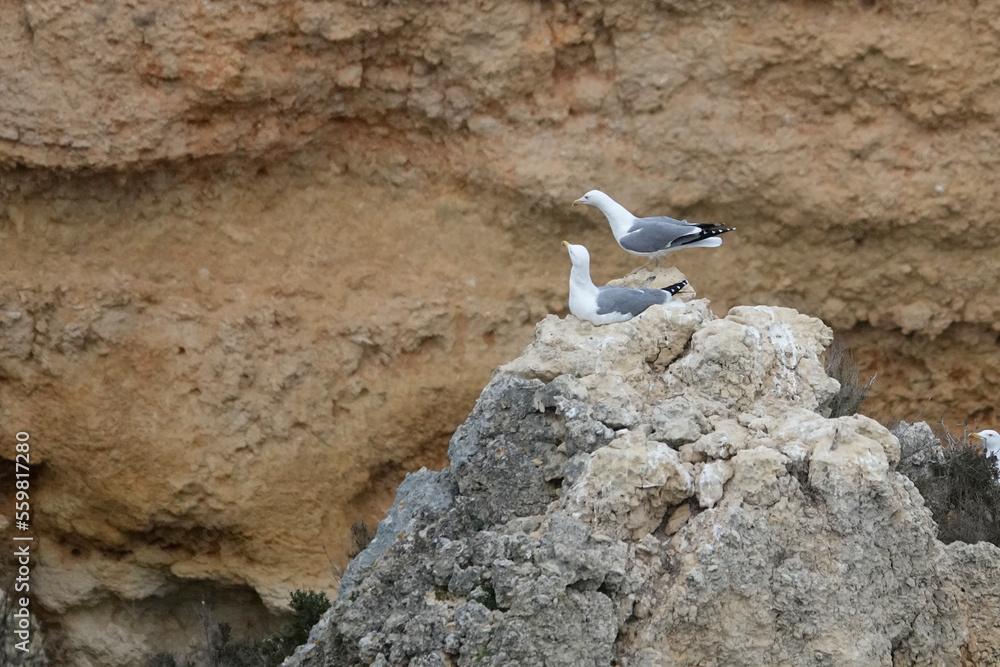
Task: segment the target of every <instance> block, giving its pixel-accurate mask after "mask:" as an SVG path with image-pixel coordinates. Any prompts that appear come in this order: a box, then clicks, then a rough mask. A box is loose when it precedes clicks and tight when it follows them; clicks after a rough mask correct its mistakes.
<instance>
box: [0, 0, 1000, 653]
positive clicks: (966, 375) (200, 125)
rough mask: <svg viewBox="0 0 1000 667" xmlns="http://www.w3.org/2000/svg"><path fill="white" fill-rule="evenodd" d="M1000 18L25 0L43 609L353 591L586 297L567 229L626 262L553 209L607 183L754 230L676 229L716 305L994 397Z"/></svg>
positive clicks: (13, 332) (263, 601)
mask: <svg viewBox="0 0 1000 667" xmlns="http://www.w3.org/2000/svg"><path fill="white" fill-rule="evenodd" d="M998 21H1000V9H997V8H996V7H994V6H992V5H990V4H988V3H979V4H977V5H971V4H970V5H958V4H955V3H946V2H933V1H927V0H923V1H920V2H914V3H909V4H905V5H904V4H901V3H883V2H874V3H869V2H862V3H816V2H792V3H764V4H760V3H758V5H752V6H751V5H746V6H739V7H734V6H732V5H730V4H727V3H693V2H657V3H652V4H650V3H640V2H619V3H615V4H614V7H603V6H601V5H600V4H598V3H590V2H579V3H561V2H556V3H542V4H538V3H530V2H506V3H490V2H483V3H477V4H469V3H460V2H454V1H451V0H449V1H447V2H440V3H423V2H415V1H414V2H383V3H372V2H259V3H252V2H251V3H243V4H228V3H205V2H174V3H164V2H133V3H128V4H120V3H119V4H116V3H105V4H100V5H94V4H92V3H73V2H61V3H51V2H49V3H39V2H33V3H25V4H21V5H19V6H17V7H16V8H12V10H11V11H9V12H4V13H3V16H0V60H2V62H4V63H7V64H9V66H8V67H3V68H0V98H2V100H3V103H2V104H0V165H2V167H0V168H2V169H3V172H2V174H0V245H2V247H3V250H4V253H3V262H0V409H2V411H3V412H2V413H0V430H2V433H0V434H5V435H4V437H6V436H9V435H10V434H12V433H14V432H16V431H18V430H28V431H29V432H31V433H32V437H33V438H36V439H37V440H38V441H39V442H42V443H44V444H43V446H42V447H40V448H39V449H38V450H37V457H38V461H39V463H40V464H41V466H42V467H41V468H39V471H38V475H37V485H36V488H37V491H38V494H39V495H38V501H39V503H40V504H39V511H38V514H37V517H36V519H37V521H36V524H35V527H36V528H37V530H38V531H39V535H40V539H41V540H42V544H43V545H44V546H45V548H44V549H43V550H42V551H41V553H42V554H43V556H42V558H43V562H42V567H43V570H42V571H43V572H44V573H45V576H44V577H41V578H40V579H39V586H40V588H39V599H38V601H39V603H40V606H41V607H42V608H43V609H45V610H47V612H48V616H49V619H48V620H50V621H53V620H55V619H56V617H58V619H59V621H60V624H59V626H58V628H56V627H54V626H53V627H52V629H53V632H51V633H47V636H48V637H56V638H59V637H61V639H58V641H59V642H61V643H62V645H64V646H65V647H67V648H66V652H67V655H72V656H76V655H79V656H90V657H89V658H87V659H90V660H92V661H94V662H97V663H100V664H123V665H124V664H134V661H135V659H136V656H141V655H142V654H144V652H148V651H153V650H157V649H158V648H160V647H159V645H158V643H157V642H158V641H161V640H162V641H164V642H165V643H166V645H167V646H173V647H185V646H186V644H187V643H188V642H191V643H192V645H193V644H195V643H196V642H194V640H190V637H192V636H194V630H195V629H197V628H199V627H200V623H201V621H200V620H199V618H198V616H197V613H195V612H194V611H192V610H193V609H194V608H195V607H196V606H197V605H193V603H192V601H193V600H194V601H199V605H200V600H202V599H208V598H212V597H213V595H214V594H213V591H218V592H219V596H218V597H219V600H220V602H219V603H218V609H217V613H218V614H219V615H220V617H221V620H227V621H230V622H231V623H232V624H233V625H234V627H236V628H237V630H245V631H247V632H255V631H257V630H259V629H260V628H262V627H266V626H268V625H269V624H270V623H272V622H274V613H275V610H276V609H277V608H278V607H279V606H280V605H282V604H284V602H286V601H287V599H288V598H287V593H288V591H289V590H292V589H294V588H300V587H311V588H330V587H332V586H333V585H334V578H333V577H332V576H331V574H330V568H329V561H328V559H327V554H329V555H330V557H331V558H332V559H333V560H334V562H335V564H337V565H343V563H344V560H345V558H344V555H343V551H344V549H345V546H346V544H347V541H348V540H347V534H348V527H349V526H350V524H351V523H352V522H353V521H355V520H359V519H368V520H373V519H374V518H376V517H378V516H381V514H382V512H383V510H384V508H385V507H386V506H387V505H388V504H389V502H390V500H391V497H392V494H393V490H394V489H395V487H396V486H397V484H398V483H399V481H400V480H401V479H402V477H403V474H404V473H405V471H406V470H413V469H416V468H419V467H420V466H421V465H427V466H430V467H440V466H441V465H443V464H444V452H445V447H446V442H447V439H448V437H449V436H450V434H451V433H452V431H453V430H454V428H455V426H456V425H457V424H459V423H460V422H461V420H462V419H463V418H464V416H465V415H466V414H467V413H468V410H469V408H470V407H471V405H472V404H473V402H474V400H475V397H476V396H477V395H478V393H479V391H480V390H481V388H482V387H483V385H484V384H485V383H486V381H487V379H488V377H489V373H490V372H491V371H492V369H493V368H495V366H496V365H497V364H499V363H502V362H503V361H505V360H507V359H511V358H513V357H514V356H515V355H516V354H517V353H518V351H519V350H520V349H521V348H522V347H523V346H524V345H525V344H526V343H527V342H528V340H529V339H530V337H531V327H532V326H533V325H534V323H535V322H537V321H538V320H539V319H541V318H542V317H543V316H544V315H546V314H547V313H553V312H556V313H559V312H565V310H564V309H565V284H566V271H567V270H568V263H567V262H566V260H565V257H564V255H563V253H562V249H561V247H560V246H559V243H558V242H559V241H560V240H562V239H563V238H567V239H569V240H573V241H575V242H582V243H585V244H586V245H587V246H588V247H589V248H590V249H591V250H592V251H593V253H594V257H595V277H596V278H597V279H598V280H602V279H603V280H606V279H607V278H608V277H611V276H619V275H623V274H624V273H626V272H627V271H628V270H630V269H631V268H634V266H635V264H636V262H634V261H633V258H631V257H629V256H626V255H625V254H624V253H622V252H621V251H620V250H618V249H617V247H616V246H615V245H614V242H613V240H612V239H611V237H610V235H609V234H608V233H607V232H608V230H607V227H606V224H605V223H604V221H603V220H602V219H601V218H600V216H599V214H597V213H596V212H594V211H589V210H588V211H584V212H580V211H574V210H571V209H569V207H568V204H569V202H571V201H572V200H573V199H575V198H576V197H578V196H579V195H580V194H582V193H583V192H584V191H585V190H586V189H589V188H591V187H600V188H602V189H604V190H606V191H607V192H609V193H611V194H612V195H613V196H615V197H616V198H617V199H619V200H620V201H622V202H623V203H624V204H626V205H627V206H628V207H629V208H630V209H632V210H633V211H635V212H637V213H639V214H654V213H670V214H672V215H675V216H678V217H681V216H686V217H688V218H689V219H692V220H698V221H701V220H705V221H710V220H711V221H716V220H718V221H725V222H727V223H730V224H732V225H734V226H736V227H737V228H738V231H737V232H735V233H733V234H729V235H727V240H726V244H725V245H724V246H723V247H722V248H719V249H716V250H711V251H699V250H694V251H689V252H688V253H680V254H678V255H677V256H676V258H672V259H674V261H676V263H677V265H678V266H679V267H680V268H681V269H683V270H684V272H685V274H686V275H688V276H689V277H690V278H691V279H692V281H693V282H694V283H695V284H697V285H698V286H699V288H700V289H701V290H702V291H703V293H704V294H706V295H709V296H711V297H712V299H713V301H714V304H715V308H716V309H717V311H718V312H719V313H723V312H725V311H726V310H727V309H728V308H729V307H730V306H732V305H733V304H737V303H770V304H775V305H782V306H790V307H795V308H798V309H799V310H801V311H802V312H807V313H809V314H810V315H815V316H819V317H822V318H824V319H825V320H826V321H828V322H829V323H830V324H831V326H833V328H834V329H835V330H836V331H837V332H838V334H840V335H843V336H844V337H845V338H846V339H847V340H848V342H849V343H852V344H853V345H854V347H855V350H856V356H857V358H858V361H859V362H860V363H861V365H862V367H863V370H864V371H866V372H874V371H876V370H877V371H878V372H879V380H878V382H877V383H876V385H875V388H874V395H873V397H872V400H871V402H870V404H869V406H870V407H871V409H872V410H873V411H875V412H884V413H886V414H887V415H889V416H897V417H909V418H912V417H914V416H916V415H917V414H918V413H920V412H921V410H923V414H924V415H925V416H926V417H928V418H932V421H936V418H937V416H938V415H941V414H943V415H944V416H946V417H947V419H948V421H949V422H950V423H954V422H959V421H963V420H965V419H972V420H978V422H979V423H981V424H983V425H985V424H989V423H991V422H995V421H996V420H997V417H998V416H1000V415H998V414H997V407H996V403H995V396H997V395H998V394H1000V386H998V384H997V378H998V377H1000V361H998V360H1000V354H998V343H997V326H998V325H997V322H998V321H1000V297H998V296H997V295H998V294H1000V284H998V280H1000V279H998V275H1000V271H998V267H997V264H996V259H995V256H996V251H997V246H998V234H1000V231H998V230H1000V219H998V214H997V211H998V210H1000V206H998V205H997V204H998V201H997V196H998V195H997V192H998V191H1000V189H998V187H997V176H996V174H997V173H1000V170H998V168H997V167H998V166H1000V165H998V157H997V156H998V155H1000V135H998V133H997V131H996V118H997V112H998V106H1000V99H998V97H997V95H996V90H997V78H998V77H1000V74H998V69H997V68H996V67H995V64H996V62H997V58H998V48H1000V47H998V43H1000V42H998V40H997V39H995V37H996V32H997V28H996V26H997V25H998ZM709 258H711V261H709ZM928 399H930V403H927V401H928ZM925 406H926V407H925ZM7 440H8V441H9V437H8V438H7ZM3 455H4V456H6V454H3ZM8 506H9V504H8ZM0 523H3V522H2V521H0ZM233 591H238V594H237V593H232V592H233ZM231 594H233V595H238V598H234V599H238V603H235V604H229V603H223V602H222V601H221V600H222V599H224V598H226V597H228V596H230V595H231ZM140 607H141V608H142V613H140V614H136V613H133V610H134V609H136V608H140ZM95 610H97V611H95ZM105 622H111V623H113V624H117V625H120V626H121V627H123V628H125V630H124V631H123V633H122V636H120V637H118V638H114V639H111V640H109V641H104V640H103V639H101V638H100V637H99V636H98V635H96V634H95V633H93V632H90V628H91V627H92V625H93V624H94V623H98V624H101V623H105ZM166 627H169V628H171V629H169V630H165V631H160V629H161V628H166ZM154 630H156V632H154Z"/></svg>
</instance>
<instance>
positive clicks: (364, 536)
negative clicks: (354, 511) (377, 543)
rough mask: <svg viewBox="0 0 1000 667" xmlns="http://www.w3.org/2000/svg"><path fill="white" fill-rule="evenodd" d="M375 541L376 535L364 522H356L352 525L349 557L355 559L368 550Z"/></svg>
mask: <svg viewBox="0 0 1000 667" xmlns="http://www.w3.org/2000/svg"><path fill="white" fill-rule="evenodd" d="M373 539H375V533H374V532H372V529H371V528H369V527H368V524H367V523H365V522H364V521H355V522H354V523H352V524H351V547H350V548H349V549H348V550H347V557H348V558H354V557H356V556H357V555H358V554H359V553H361V552H362V551H364V550H365V549H367V548H368V545H369V544H371V541H372V540H373Z"/></svg>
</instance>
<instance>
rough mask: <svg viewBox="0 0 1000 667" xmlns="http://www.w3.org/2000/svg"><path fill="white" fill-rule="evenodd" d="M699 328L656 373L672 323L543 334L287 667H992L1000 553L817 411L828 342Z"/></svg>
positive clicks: (750, 328) (748, 322)
mask: <svg viewBox="0 0 1000 667" xmlns="http://www.w3.org/2000/svg"><path fill="white" fill-rule="evenodd" d="M687 307H688V308H695V309H697V308H698V307H699V306H698V304H697V302H695V303H694V304H689V305H688V306H687ZM697 312H698V311H696V313H697ZM681 314H682V315H683V313H681ZM685 321H688V322H697V324H696V326H695V327H694V329H693V331H691V332H690V333H689V334H688V335H689V336H690V339H691V340H690V342H689V343H685V344H684V345H683V349H685V350H686V351H685V352H683V353H682V354H680V356H679V357H678V358H676V359H675V360H674V361H673V362H672V363H670V364H669V365H668V366H667V367H666V368H665V369H659V368H657V366H656V364H655V363H654V360H655V359H656V357H657V355H656V354H654V353H653V352H654V350H655V349H656V346H657V343H656V341H657V340H660V339H662V338H663V337H664V335H666V336H676V335H677V332H678V328H677V327H676V326H674V324H675V323H676V322H675V321H674V320H672V319H670V318H664V317H660V316H652V317H640V318H636V319H634V320H632V321H630V322H627V323H622V324H615V325H607V326H605V327H601V328H600V329H599V330H598V331H597V332H595V331H593V330H592V329H593V328H592V327H590V326H589V325H587V327H581V326H580V324H579V323H578V322H577V321H575V320H574V319H573V318H567V319H565V320H559V319H557V318H549V319H548V320H547V321H546V322H544V323H543V324H542V325H541V326H539V328H538V339H537V340H536V341H535V343H533V344H532V345H530V346H529V347H528V349H527V350H526V351H525V354H524V356H523V357H522V358H521V359H518V360H515V361H513V362H511V363H509V364H507V365H506V366H505V367H504V369H505V370H501V371H500V372H498V373H496V374H494V377H493V379H492V381H491V382H490V384H489V385H488V386H487V387H486V389H485V390H484V391H483V394H482V396H481V397H480V400H479V402H478V403H477V405H476V408H475V410H473V412H472V414H471V415H470V417H469V419H468V420H467V421H466V423H465V424H464V425H463V426H462V427H461V428H460V429H459V430H458V431H456V433H455V436H454V437H453V439H452V444H451V449H450V452H451V460H452V467H451V468H448V469H445V470H444V471H442V472H440V473H429V472H422V473H420V474H419V475H417V476H413V477H411V478H408V480H407V483H406V484H404V485H403V486H402V487H401V488H400V491H399V495H398V498H397V502H396V504H394V506H393V509H392V510H390V512H389V516H388V517H387V518H386V520H385V521H383V523H382V524H381V525H380V527H379V536H378V537H377V538H376V541H375V542H373V544H372V546H371V547H369V551H370V553H367V554H363V555H362V556H361V557H359V558H358V559H357V560H356V561H355V562H354V563H352V565H351V567H350V568H349V570H348V573H347V574H346V575H345V578H344V585H343V586H342V587H341V590H340V592H339V594H338V597H337V601H336V603H335V604H334V607H333V608H332V609H331V611H330V612H329V615H328V618H326V619H324V621H323V623H322V624H321V626H319V627H321V629H320V630H318V631H317V632H316V633H315V634H314V639H315V641H316V643H315V645H314V647H313V648H310V649H302V650H301V651H300V654H299V655H297V657H295V658H292V659H291V660H289V661H287V662H286V665H289V666H292V665H315V666H319V665H322V666H323V667H341V666H347V665H356V664H380V665H382V664H384V665H393V664H411V665H414V664H418V665H446V664H457V665H460V666H464V665H470V666H471V665H496V666H498V667H499V666H500V665H511V664H518V665H527V664H546V665H566V666H567V667H569V666H570V665H595V666H596V665H607V664H609V662H611V663H615V664H621V665H641V666H649V667H653V666H654V665H678V666H682V665H713V666H714V665H717V666H719V667H722V666H731V665H747V666H750V665H762V664H782V665H803V666H805V665H810V666H811V665H822V664H836V665H871V664H883V665H891V664H896V665H898V664H928V665H930V664H934V665H959V664H965V663H963V660H965V659H966V658H965V657H963V656H973V664H982V665H986V664H992V661H993V660H995V658H996V656H997V655H998V651H1000V640H998V639H996V633H995V632H994V631H993V629H994V626H995V623H996V619H997V618H998V617H1000V549H996V548H995V547H992V546H991V545H982V544H981V545H974V546H968V545H962V544H958V543H956V544H953V545H951V546H949V547H945V546H944V545H942V544H941V543H940V542H938V541H937V540H936V539H935V526H934V524H933V522H932V521H931V518H930V515H929V513H928V512H927V510H926V509H924V507H923V503H922V500H921V498H920V496H919V494H918V493H916V492H915V490H914V487H913V484H912V483H911V482H910V481H909V480H908V479H907V478H905V477H903V476H902V475H900V474H899V473H898V472H896V467H897V465H899V464H900V456H901V454H900V444H899V442H898V441H897V439H896V437H895V436H893V435H892V434H891V433H889V431H887V430H886V429H885V428H883V427H882V426H881V425H879V424H878V423H876V422H874V421H872V420H871V419H868V418H867V417H862V416H851V417H841V418H838V419H828V418H825V417H823V416H822V415H821V414H819V413H818V412H817V411H816V410H817V409H818V407H819V405H820V404H821V403H822V402H823V400H824V397H825V396H826V395H827V394H828V393H829V392H830V391H832V390H834V389H835V383H833V382H831V381H828V379H825V378H824V377H821V375H820V371H821V369H822V366H821V365H820V364H819V358H820V354H821V353H822V351H823V346H824V345H825V344H826V343H828V342H829V340H830V338H829V335H828V334H829V331H828V330H827V329H826V328H825V327H824V326H823V325H822V323H820V322H818V321H817V320H814V319H812V318H807V317H804V316H801V315H798V314H797V313H795V312H793V311H787V310H776V309H769V308H739V309H733V311H731V312H730V314H729V315H728V316H727V317H726V318H723V319H722V320H714V319H711V318H705V317H697V316H695V317H691V318H690V319H686V320H685ZM597 335H600V336H601V337H602V340H603V341H607V342H606V343H604V344H602V343H595V340H594V337H595V336H597ZM564 357H565V358H564ZM624 422H628V424H627V426H624V425H623V423H624ZM572 424H577V425H578V426H577V427H574V428H571V425H572ZM611 431H614V434H613V435H614V437H613V438H610V437H609V432H611ZM660 438H663V439H662V440H661V439H660ZM678 448H679V449H678ZM906 456H911V454H910V453H909V450H907V453H906ZM421 487H426V489H427V492H426V493H417V490H418V489H419V488H421ZM401 527H403V528H401ZM973 606H974V607H975V611H974V612H973V611H972V609H973Z"/></svg>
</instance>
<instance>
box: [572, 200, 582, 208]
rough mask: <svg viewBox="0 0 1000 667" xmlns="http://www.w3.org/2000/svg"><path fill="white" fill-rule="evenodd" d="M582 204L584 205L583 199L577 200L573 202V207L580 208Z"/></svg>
mask: <svg viewBox="0 0 1000 667" xmlns="http://www.w3.org/2000/svg"><path fill="white" fill-rule="evenodd" d="M582 203H584V202H583V200H582V199H577V200H576V201H575V202H573V206H579V205H580V204H582Z"/></svg>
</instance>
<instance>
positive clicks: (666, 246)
mask: <svg viewBox="0 0 1000 667" xmlns="http://www.w3.org/2000/svg"><path fill="white" fill-rule="evenodd" d="M578 204H587V205H588V206H596V207H597V208H599V209H600V210H601V213H603V214H604V215H605V217H606V218H607V219H608V222H609V223H611V233H612V234H614V235H615V240H616V241H618V245H620V246H621V247H622V250H624V251H625V252H630V253H632V254H633V255H641V256H643V257H648V258H649V259H650V260H654V259H659V258H660V257H662V256H663V255H666V254H667V253H669V252H672V251H674V250H679V249H680V248H716V247H718V246H720V245H722V239H721V238H719V235H721V234H725V233H726V232H731V231H735V228H734V227H726V226H725V225H721V224H718V223H703V224H695V223H691V222H688V221H687V220H674V219H673V218H668V217H667V216H657V217H654V218H637V217H635V216H634V215H632V214H631V213H629V212H628V209H626V208H625V207H624V206H622V205H621V204H619V203H618V202H616V201H615V200H614V199H612V198H611V197H609V196H607V195H606V194H604V193H603V192H601V191H600V190H591V191H590V192H588V193H587V194H585V195H583V196H582V197H580V198H579V199H577V200H576V201H575V202H573V206H577V205H578ZM647 263H648V262H647Z"/></svg>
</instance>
